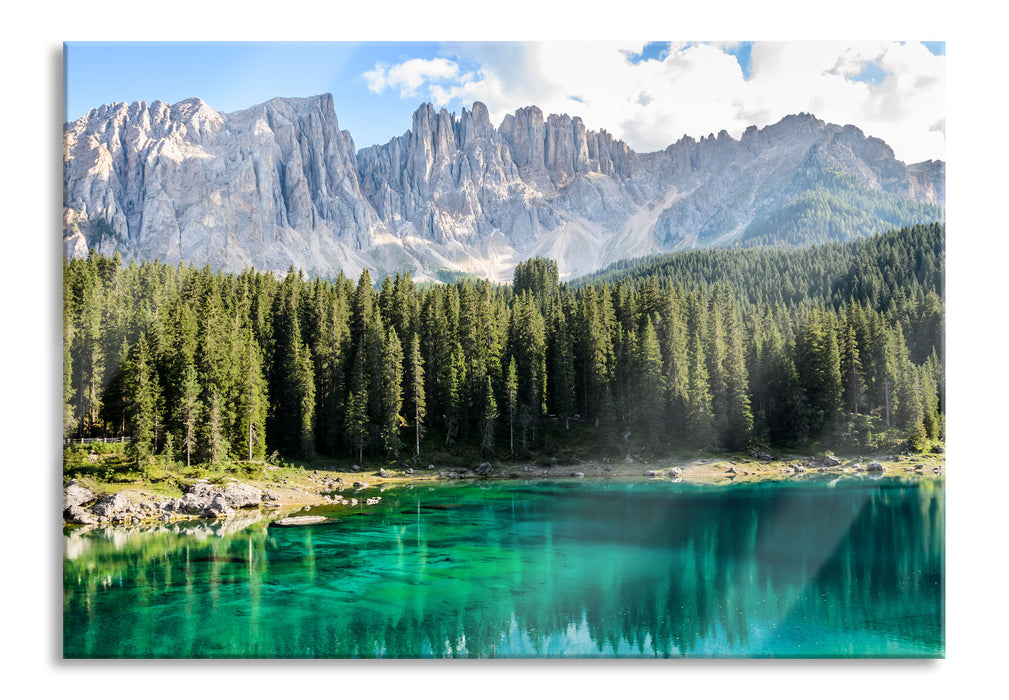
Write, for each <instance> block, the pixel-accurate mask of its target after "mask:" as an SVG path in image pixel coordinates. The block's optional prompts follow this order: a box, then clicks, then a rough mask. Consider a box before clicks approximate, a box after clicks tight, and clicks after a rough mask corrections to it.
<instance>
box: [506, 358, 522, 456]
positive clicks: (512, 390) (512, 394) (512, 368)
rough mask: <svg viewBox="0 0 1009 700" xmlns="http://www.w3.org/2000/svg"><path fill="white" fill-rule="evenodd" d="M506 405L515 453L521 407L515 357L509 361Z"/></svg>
mask: <svg viewBox="0 0 1009 700" xmlns="http://www.w3.org/2000/svg"><path fill="white" fill-rule="evenodd" d="M505 405H506V406H507V408H508V449H509V451H510V452H511V454H515V418H516V417H517V415H518V408H519V382H518V366H517V365H516V364H515V358H514V357H512V358H510V359H509V361H508V372H507V374H505Z"/></svg>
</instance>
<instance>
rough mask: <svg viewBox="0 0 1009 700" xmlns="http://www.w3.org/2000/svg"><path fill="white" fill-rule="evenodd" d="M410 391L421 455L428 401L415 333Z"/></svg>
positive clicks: (414, 426) (411, 357)
mask: <svg viewBox="0 0 1009 700" xmlns="http://www.w3.org/2000/svg"><path fill="white" fill-rule="evenodd" d="M409 367H410V391H409V399H410V406H411V408H412V413H413V429H414V438H415V443H416V444H415V447H414V449H415V454H416V456H418V457H419V456H420V438H421V435H422V433H423V430H424V422H423V421H424V418H425V417H426V412H427V402H426V399H425V392H424V360H423V357H422V356H421V353H420V338H419V336H418V335H417V334H416V333H414V334H413V338H412V340H411V341H410V359H409Z"/></svg>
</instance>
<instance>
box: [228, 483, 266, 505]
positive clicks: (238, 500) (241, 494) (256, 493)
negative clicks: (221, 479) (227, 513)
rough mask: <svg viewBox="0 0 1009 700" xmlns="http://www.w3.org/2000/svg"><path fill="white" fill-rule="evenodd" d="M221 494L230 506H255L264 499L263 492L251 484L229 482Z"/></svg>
mask: <svg viewBox="0 0 1009 700" xmlns="http://www.w3.org/2000/svg"><path fill="white" fill-rule="evenodd" d="M221 495H222V496H224V500H225V501H226V502H227V504H228V507H229V508H254V507H255V506H258V505H259V504H260V502H261V501H262V499H263V492H262V491H260V490H259V489H257V488H256V487H255V486H250V485H249V484H228V485H227V486H225V487H224V490H223V491H221Z"/></svg>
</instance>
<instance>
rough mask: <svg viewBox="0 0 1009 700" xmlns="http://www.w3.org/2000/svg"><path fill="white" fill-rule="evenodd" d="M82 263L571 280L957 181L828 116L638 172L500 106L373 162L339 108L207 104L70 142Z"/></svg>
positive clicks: (843, 223) (849, 233) (589, 142)
mask: <svg viewBox="0 0 1009 700" xmlns="http://www.w3.org/2000/svg"><path fill="white" fill-rule="evenodd" d="M63 138H64V217H63V225H64V230H63V238H64V250H65V253H66V254H67V255H68V256H84V255H87V253H88V250H89V249H95V250H97V251H99V252H102V253H105V254H108V255H111V254H112V253H113V252H115V251H118V252H119V253H120V255H121V256H122V257H123V258H124V259H130V258H134V259H155V258H157V259H159V260H161V261H163V262H169V263H176V262H179V261H185V262H187V263H193V264H195V265H198V266H203V265H205V264H206V265H210V267H211V268H213V269H218V268H220V269H223V270H226V271H241V270H242V269H244V268H246V267H255V268H257V269H260V270H275V271H277V272H283V271H285V270H287V269H289V267H290V266H292V265H293V266H294V267H295V268H298V269H301V270H303V271H304V272H305V273H306V274H309V275H318V276H327V277H334V276H336V274H338V272H339V271H340V270H343V271H344V272H345V273H346V274H348V275H350V276H353V277H356V276H357V275H358V274H359V273H360V271H361V270H362V269H364V268H369V269H370V270H371V271H372V274H373V277H377V278H381V276H383V275H384V274H388V273H392V272H396V271H403V270H409V271H411V274H412V275H413V276H414V278H415V279H419V280H423V279H442V280H445V279H451V278H452V277H453V276H455V275H458V274H460V273H471V274H475V275H477V276H480V277H486V278H489V279H493V280H498V281H506V280H510V279H511V276H512V271H513V269H514V267H515V265H516V264H517V263H518V262H520V261H522V260H525V259H527V258H530V257H532V256H535V255H542V256H545V257H550V258H553V259H554V260H556V261H557V262H558V266H559V268H560V272H561V274H562V276H563V277H565V278H569V277H573V276H577V275H581V274H585V273H588V272H592V271H594V270H597V269H599V268H601V267H603V266H605V265H607V264H609V263H612V262H615V261H618V260H623V259H627V258H632V257H640V256H644V255H648V254H652V253H659V252H665V251H672V250H680V249H689V248H698V247H710V246H728V245H740V246H752V245H762V244H772V245H809V244H812V243H819V242H823V241H824V240H839V241H843V240H848V239H850V238H855V237H860V236H866V235H872V234H875V233H879V232H881V231H883V230H886V229H888V228H897V227H900V226H904V225H909V224H915V223H926V222H930V221H933V220H938V219H942V218H944V210H943V208H944V206H945V164H944V163H943V162H941V161H926V162H924V163H916V164H911V165H905V164H904V163H902V162H901V161H899V160H897V159H896V158H895V156H894V153H893V150H892V149H891V148H890V147H889V146H887V145H886V143H884V142H883V141H881V140H879V139H877V138H873V137H869V136H866V135H865V134H864V133H863V132H862V131H861V130H859V129H858V128H857V127H855V126H851V125H847V126H838V125H834V124H829V123H825V122H823V121H821V120H819V119H817V118H816V117H815V116H813V115H810V114H797V115H792V116H788V117H785V118H784V119H782V120H781V121H779V122H777V123H776V124H773V125H769V126H766V127H764V128H760V129H758V128H757V127H755V126H751V127H749V128H748V129H747V130H746V131H745V132H744V133H743V134H742V136H741V137H740V138H739V139H734V138H733V137H731V136H730V135H729V134H728V133H727V132H725V131H721V132H720V133H718V134H717V135H715V134H711V135H709V136H707V137H704V138H701V139H699V140H696V139H693V138H690V137H684V138H682V139H680V140H679V141H677V142H676V143H674V144H671V145H670V146H668V147H667V148H665V149H663V150H661V151H656V152H652V153H636V152H635V151H633V150H632V149H631V148H630V147H629V146H628V145H627V144H625V143H624V142H622V141H620V140H619V139H616V138H614V137H613V136H612V135H611V134H609V133H608V132H606V131H605V130H601V131H591V130H588V129H586V127H585V125H584V123H583V122H582V120H581V119H580V118H578V117H570V116H568V115H555V114H552V115H547V116H545V115H544V114H543V112H542V111H541V110H540V109H539V108H537V107H534V106H530V107H525V108H522V109H519V110H517V111H516V112H514V113H513V114H509V115H507V116H506V117H505V118H504V120H503V121H502V122H501V123H500V124H499V125H498V126H497V127H495V126H494V125H493V124H492V123H491V120H490V115H489V112H488V109H487V107H486V106H485V105H483V104H481V103H479V102H476V103H474V104H473V106H472V109H463V110H462V113H461V115H458V116H457V115H455V114H454V113H449V112H448V111H447V110H445V109H441V110H436V109H435V108H434V107H433V106H432V105H430V104H423V105H421V106H420V107H419V108H418V109H417V111H416V112H415V113H414V115H413V124H412V126H411V128H410V129H409V130H408V131H406V132H405V133H404V134H403V135H402V136H398V137H395V138H393V139H392V140H390V141H389V142H388V143H385V144H381V145H373V146H369V147H367V148H362V149H360V150H358V149H356V148H355V145H354V141H353V139H352V137H351V135H350V133H349V132H347V131H342V130H341V129H340V127H339V123H338V120H337V114H336V110H335V107H334V103H333V98H332V96H331V95H320V96H316V97H308V98H275V99H273V100H270V101H269V102H266V103H264V104H260V105H256V106H254V107H251V108H249V109H245V110H241V111H237V112H231V113H226V114H225V113H221V112H218V111H216V110H214V109H213V108H211V107H210V106H209V105H207V104H205V103H204V102H203V101H202V100H199V99H197V98H190V99H188V100H184V101H182V102H178V103H176V104H174V105H169V104H165V103H163V102H159V101H155V102H153V103H151V104H150V105H148V104H147V103H143V102H140V103H133V104H129V105H127V104H124V103H116V104H111V105H104V106H102V107H98V108H96V109H92V110H91V111H90V112H89V113H88V114H87V115H85V116H83V117H81V118H80V119H77V120H76V121H73V122H68V123H66V124H65V125H64V134H63Z"/></svg>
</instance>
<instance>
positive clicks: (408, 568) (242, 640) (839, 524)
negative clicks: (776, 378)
mask: <svg viewBox="0 0 1009 700" xmlns="http://www.w3.org/2000/svg"><path fill="white" fill-rule="evenodd" d="M944 486H945V482H944V480H943V479H942V478H919V477H908V478H903V477H877V478H870V477H866V476H857V477H856V476H852V477H844V478H837V477H831V478H824V477H823V476H822V475H809V476H807V477H806V478H803V479H797V480H786V481H764V482H750V483H740V484H732V485H705V484H692V483H686V482H679V483H678V482H675V481H672V480H650V481H641V480H619V479H614V480H601V479H600V480H595V479H584V480H572V481H486V482H482V481H478V482H465V483H451V484H437V485H433V486H432V485H428V484H421V485H414V486H413V487H412V488H411V487H402V488H396V489H393V490H388V491H385V492H384V493H383V494H382V502H381V504H379V505H378V506H371V507H368V508H363V507H357V508H348V507H318V508H313V509H312V511H311V512H312V515H325V516H327V517H328V518H329V519H328V520H327V521H325V522H322V523H318V524H314V525H308V526H303V527H278V526H277V525H275V524H271V522H270V518H269V516H267V515H264V514H260V512H259V511H258V510H257V511H254V512H252V513H251V514H240V515H239V516H238V517H236V518H234V519H229V520H219V521H192V522H189V523H181V524H177V523H176V524H164V525H151V526H148V527H146V528H144V527H133V528H122V527H119V528H92V529H88V528H77V527H68V528H66V529H65V530H64V538H63V539H64V560H63V654H64V657H66V658H124V657H140V658H249V657H253V658H358V657H388V658H418V657H451V658H457V657H470V658H562V657H563V658H586V657H619V658H629V657H648V658H676V657H746V658H754V657H756V658H771V657H776V658H799V657H817V658H819V657H848V658H851V657H855V658H859V657H890V658H893V657H915V658H923V657H925V658H929V657H943V656H944V654H945V635H944V615H945V611H944V568H945V562H944V517H945V513H944Z"/></svg>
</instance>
